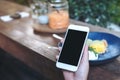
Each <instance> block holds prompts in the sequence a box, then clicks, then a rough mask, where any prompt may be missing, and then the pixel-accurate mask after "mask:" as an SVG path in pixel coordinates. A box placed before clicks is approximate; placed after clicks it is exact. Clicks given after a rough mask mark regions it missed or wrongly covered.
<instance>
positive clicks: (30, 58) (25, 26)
mask: <svg viewBox="0 0 120 80" xmlns="http://www.w3.org/2000/svg"><path fill="white" fill-rule="evenodd" d="M16 11H27V12H29V11H30V9H29V8H27V7H25V6H21V5H18V4H15V3H11V2H7V1H4V0H1V1H0V16H2V15H7V14H12V13H15V12H16ZM71 23H73V24H77V25H84V26H88V27H90V30H91V31H102V32H107V33H111V34H114V35H116V36H118V37H120V32H115V31H110V30H108V29H104V28H101V27H99V26H93V25H90V24H86V23H83V22H79V21H74V20H71ZM33 25H34V23H33V20H32V19H31V18H30V17H28V18H22V19H16V20H13V21H10V22H3V21H0V48H2V49H4V50H5V51H7V52H9V53H10V54H11V55H12V56H14V57H15V58H17V59H18V60H20V61H22V62H23V63H25V64H26V65H27V66H29V67H31V68H32V69H34V70H35V71H38V72H39V73H40V74H42V75H43V76H44V77H46V78H47V79H48V80H64V79H63V75H62V72H61V71H60V70H59V69H57V68H56V67H55V61H56V59H55V55H56V54H58V53H59V52H58V50H54V49H48V48H47V47H48V46H57V43H58V42H59V41H58V40H56V39H54V38H53V37H52V34H51V33H42V32H39V33H36V32H35V31H34V29H33ZM59 35H61V36H63V35H64V33H61V34H59ZM88 80H120V57H118V58H117V59H115V60H114V61H112V62H110V63H108V64H104V65H99V66H90V72H89V76H88Z"/></svg>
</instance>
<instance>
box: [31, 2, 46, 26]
mask: <svg viewBox="0 0 120 80" xmlns="http://www.w3.org/2000/svg"><path fill="white" fill-rule="evenodd" d="M29 3H30V8H31V15H32V18H33V19H35V20H36V21H37V22H38V23H40V24H47V23H48V4H47V2H46V0H29Z"/></svg>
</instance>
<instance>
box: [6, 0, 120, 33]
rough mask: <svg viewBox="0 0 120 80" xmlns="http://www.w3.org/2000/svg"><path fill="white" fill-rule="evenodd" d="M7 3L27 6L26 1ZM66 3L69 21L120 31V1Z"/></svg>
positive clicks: (79, 0)
mask: <svg viewBox="0 0 120 80" xmlns="http://www.w3.org/2000/svg"><path fill="white" fill-rule="evenodd" d="M8 1H13V2H16V3H19V4H22V5H25V6H29V5H28V0H8ZM40 1H47V0H40ZM68 2H69V14H70V18H71V19H75V20H78V21H82V22H86V23H90V24H92V25H98V26H101V27H105V28H109V29H112V30H115V31H120V27H119V26H120V0H68Z"/></svg>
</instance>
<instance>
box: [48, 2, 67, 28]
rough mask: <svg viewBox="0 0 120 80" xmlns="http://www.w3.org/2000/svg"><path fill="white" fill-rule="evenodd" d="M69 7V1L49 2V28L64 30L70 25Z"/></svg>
mask: <svg viewBox="0 0 120 80" xmlns="http://www.w3.org/2000/svg"><path fill="white" fill-rule="evenodd" d="M68 9H69V6H68V1H67V0H51V1H49V2H48V11H49V12H48V16H49V27H50V28H52V29H63V28H67V27H68V25H69V11H68Z"/></svg>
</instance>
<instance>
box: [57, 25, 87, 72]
mask: <svg viewBox="0 0 120 80" xmlns="http://www.w3.org/2000/svg"><path fill="white" fill-rule="evenodd" d="M88 33H89V28H88V27H85V26H78V25H70V26H69V27H68V29H67V32H66V34H65V40H64V42H63V45H62V50H61V51H60V55H59V58H58V60H57V62H56V66H57V67H58V68H61V69H65V70H69V71H76V70H77V68H78V66H79V64H80V60H81V58H82V54H83V50H84V46H85V43H86V40H87V37H88Z"/></svg>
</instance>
